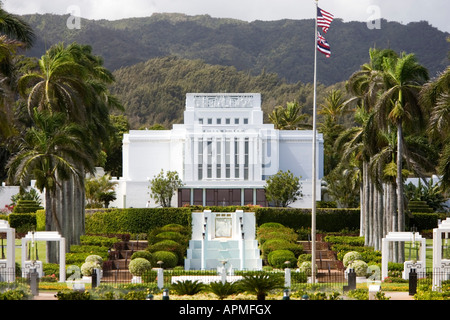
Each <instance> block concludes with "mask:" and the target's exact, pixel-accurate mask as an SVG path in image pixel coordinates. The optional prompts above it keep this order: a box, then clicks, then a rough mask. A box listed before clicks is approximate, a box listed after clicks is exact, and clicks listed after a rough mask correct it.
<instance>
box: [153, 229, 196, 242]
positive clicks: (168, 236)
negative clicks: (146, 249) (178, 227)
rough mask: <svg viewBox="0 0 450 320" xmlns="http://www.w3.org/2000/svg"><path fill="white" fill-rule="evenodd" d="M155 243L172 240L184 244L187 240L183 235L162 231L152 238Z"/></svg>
mask: <svg viewBox="0 0 450 320" xmlns="http://www.w3.org/2000/svg"><path fill="white" fill-rule="evenodd" d="M154 240H155V242H159V241H162V240H173V241H175V242H178V243H182V244H186V243H187V242H188V239H187V237H186V236H185V235H183V234H181V233H180V232H175V231H163V232H160V233H158V234H157V235H156V236H155V237H154Z"/></svg>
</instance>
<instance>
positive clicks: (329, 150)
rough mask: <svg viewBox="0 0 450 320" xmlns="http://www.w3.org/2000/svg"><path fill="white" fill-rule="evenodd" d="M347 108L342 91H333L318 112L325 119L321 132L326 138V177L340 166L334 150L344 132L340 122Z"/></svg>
mask: <svg viewBox="0 0 450 320" xmlns="http://www.w3.org/2000/svg"><path fill="white" fill-rule="evenodd" d="M347 106H348V104H345V101H344V97H343V93H342V91H340V90H331V91H330V92H329V93H328V95H327V96H326V97H325V99H324V103H323V104H321V105H320V108H319V111H318V112H317V113H318V114H319V115H322V117H323V120H322V122H321V123H320V125H319V127H320V129H319V130H320V131H321V132H322V133H323V138H324V157H325V161H324V162H325V168H324V174H325V176H327V175H328V174H329V173H331V171H332V170H333V169H334V168H335V167H336V166H337V164H338V160H339V152H337V150H336V149H335V148H334V142H335V141H336V139H337V137H338V136H339V133H340V132H342V130H344V126H343V125H341V124H340V123H339V121H340V119H341V117H342V116H343V115H344V114H345V113H346V112H347Z"/></svg>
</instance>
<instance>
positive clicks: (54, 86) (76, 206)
mask: <svg viewBox="0 0 450 320" xmlns="http://www.w3.org/2000/svg"><path fill="white" fill-rule="evenodd" d="M113 80H114V78H113V76H112V74H111V73H110V72H109V71H108V70H107V69H105V68H104V67H103V66H102V61H101V59H100V58H98V57H96V56H94V55H92V52H91V48H90V47H89V46H83V45H79V44H76V43H74V44H71V45H68V46H65V45H64V44H57V45H54V46H53V47H51V48H50V49H49V50H48V51H47V52H46V53H45V54H44V55H43V56H42V58H41V59H40V60H39V68H38V70H34V71H31V72H28V73H26V74H24V75H23V76H22V77H21V78H20V79H19V82H18V88H19V93H20V94H21V96H22V97H23V98H24V99H26V106H27V109H28V112H29V113H30V114H31V112H32V110H34V109H36V110H38V111H40V112H42V111H48V112H49V113H51V114H52V113H62V114H64V115H65V119H66V121H67V123H76V124H78V125H80V126H82V127H83V128H84V130H85V131H86V134H85V136H84V146H88V147H89V149H90V152H91V155H92V158H93V159H94V162H93V163H88V164H89V166H86V163H82V162H80V163H77V164H76V165H77V166H78V168H77V171H78V172H91V173H92V171H93V168H94V167H93V164H94V163H95V161H97V159H98V158H99V155H100V151H101V144H102V141H106V140H107V139H108V137H109V130H110V122H109V110H110V109H111V108H112V107H117V106H120V104H119V103H118V101H117V99H115V97H113V96H111V95H110V94H109V91H108V89H107V85H108V84H109V83H111V82H112V81H113ZM80 147H81V145H80ZM78 180H79V183H78V184H77V183H76V182H77V181H74V180H72V179H70V180H66V181H64V182H63V183H61V186H60V189H59V190H58V192H57V193H56V194H55V196H56V197H58V199H59V206H58V212H59V214H60V215H62V214H63V213H64V215H65V217H64V221H65V224H64V226H65V227H64V228H63V234H64V236H65V238H66V245H67V246H70V244H77V243H79V236H80V235H81V234H83V233H84V207H85V200H84V199H85V193H84V176H80V177H79V179H78ZM61 219H63V218H62V217H61Z"/></svg>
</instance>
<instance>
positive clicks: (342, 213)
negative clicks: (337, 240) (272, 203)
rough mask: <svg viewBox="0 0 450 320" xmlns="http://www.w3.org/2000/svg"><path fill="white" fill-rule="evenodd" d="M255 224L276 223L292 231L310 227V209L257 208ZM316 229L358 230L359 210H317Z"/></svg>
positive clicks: (331, 230) (329, 230)
mask: <svg viewBox="0 0 450 320" xmlns="http://www.w3.org/2000/svg"><path fill="white" fill-rule="evenodd" d="M255 217H256V224H257V225H258V226H259V225H262V224H264V223H266V222H278V223H281V224H282V225H284V226H287V227H289V228H293V229H300V228H302V227H303V228H304V227H310V226H311V209H298V208H258V209H257V210H255ZM316 228H317V230H321V231H323V232H339V231H341V230H343V229H350V230H357V229H359V209H333V208H318V209H317V210H316Z"/></svg>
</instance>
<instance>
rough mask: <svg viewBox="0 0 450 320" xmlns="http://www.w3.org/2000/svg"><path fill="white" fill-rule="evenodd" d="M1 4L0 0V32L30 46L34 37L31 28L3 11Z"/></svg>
mask: <svg viewBox="0 0 450 320" xmlns="http://www.w3.org/2000/svg"><path fill="white" fill-rule="evenodd" d="M2 6H3V4H2V3H1V2H0V33H2V34H4V35H6V36H7V37H8V38H10V39H15V40H18V41H20V42H23V43H24V44H25V45H26V46H27V47H31V46H32V44H33V42H34V38H35V35H34V32H33V29H32V28H31V27H30V26H29V25H28V24H27V23H26V22H24V21H23V20H22V19H20V18H19V17H17V16H15V15H13V14H10V13H8V12H7V11H5V10H4V9H3V8H2Z"/></svg>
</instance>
